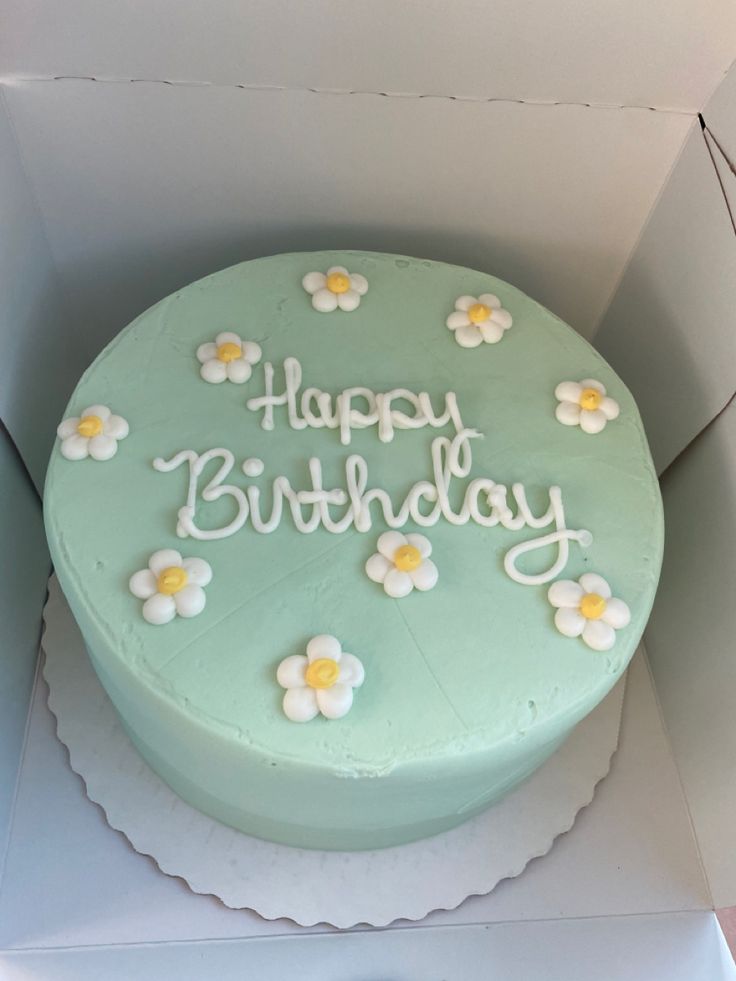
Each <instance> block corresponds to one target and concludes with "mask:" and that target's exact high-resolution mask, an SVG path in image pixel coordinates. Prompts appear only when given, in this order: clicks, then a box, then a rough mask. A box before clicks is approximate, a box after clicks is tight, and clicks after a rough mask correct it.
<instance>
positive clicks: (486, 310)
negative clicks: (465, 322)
mask: <svg viewBox="0 0 736 981" xmlns="http://www.w3.org/2000/svg"><path fill="white" fill-rule="evenodd" d="M490 315H491V308H490V307H487V306H486V305H485V303H474V304H473V305H472V307H470V308H469V310H468V317H469V318H470V322H471V324H482V323H483V321H484V320H488V318H489V317H490Z"/></svg>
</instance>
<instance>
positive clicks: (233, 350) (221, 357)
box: [217, 341, 243, 364]
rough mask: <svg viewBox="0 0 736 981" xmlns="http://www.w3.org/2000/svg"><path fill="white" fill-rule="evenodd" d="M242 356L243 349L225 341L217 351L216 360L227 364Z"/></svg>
mask: <svg viewBox="0 0 736 981" xmlns="http://www.w3.org/2000/svg"><path fill="white" fill-rule="evenodd" d="M242 356H243V349H242V348H241V346H240V345H239V344H235V343H234V342H233V341H227V342H226V343H225V344H220V346H219V347H218V349H217V360H218V361H224V362H225V364H228V362H230V361H235V359H236V358H240V357H242Z"/></svg>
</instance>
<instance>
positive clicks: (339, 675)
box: [276, 634, 365, 722]
mask: <svg viewBox="0 0 736 981" xmlns="http://www.w3.org/2000/svg"><path fill="white" fill-rule="evenodd" d="M364 679H365V671H364V669H363V665H362V663H361V661H360V659H359V658H357V657H355V655H354V654H348V653H347V652H346V651H343V649H342V645H341V644H340V641H339V640H338V639H337V637H333V636H332V635H331V634H320V635H319V636H317V637H312V639H311V640H310V641H309V643H308V644H307V653H306V655H305V654H292V655H290V656H289V657H285V658H284V660H283V661H282V662H281V664H279V666H278V670H277V671H276V680H277V681H278V683H279V684H280V685H281V687H282V688H285V689H286V691H285V693H284V700H283V708H284V714H285V715H286V717H287V718H288V719H291V721H292V722H309V721H310V720H311V719H313V718H314V717H315V716H316V715H318V714H319V713H320V712H321V713H322V715H324V716H325V718H326V719H341V718H342V717H343V716H344V715H347V713H348V712H349V711H350V708H351V706H352V704H353V689H354V688H360V686H361V685H362V684H363V681H364Z"/></svg>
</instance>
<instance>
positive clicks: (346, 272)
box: [327, 266, 350, 276]
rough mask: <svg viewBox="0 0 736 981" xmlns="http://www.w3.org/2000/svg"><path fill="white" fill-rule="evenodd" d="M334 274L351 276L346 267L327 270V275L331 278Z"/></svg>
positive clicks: (331, 267)
mask: <svg viewBox="0 0 736 981" xmlns="http://www.w3.org/2000/svg"><path fill="white" fill-rule="evenodd" d="M332 273H343V275H345V276H350V273H349V272H348V271H347V269H346V268H345V266H330V268H329V269H328V270H327V275H328V276H331V275H332Z"/></svg>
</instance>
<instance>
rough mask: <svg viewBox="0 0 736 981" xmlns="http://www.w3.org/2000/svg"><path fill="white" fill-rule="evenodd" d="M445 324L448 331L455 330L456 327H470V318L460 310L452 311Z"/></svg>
mask: <svg viewBox="0 0 736 981" xmlns="http://www.w3.org/2000/svg"><path fill="white" fill-rule="evenodd" d="M445 323H446V324H447V326H448V327H449V328H450V330H457V329H458V327H470V317H469V316H468V315H467V313H464V312H463V311H462V310H453V312H452V313H451V314H450V316H449V317H448V318H447V320H446V321H445Z"/></svg>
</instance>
